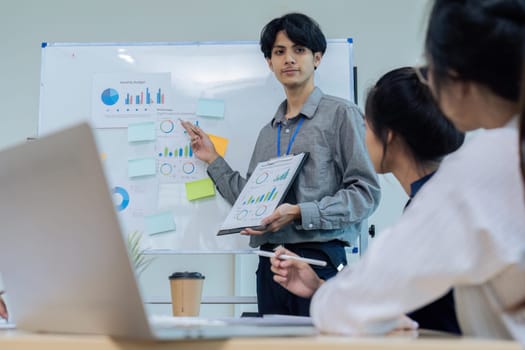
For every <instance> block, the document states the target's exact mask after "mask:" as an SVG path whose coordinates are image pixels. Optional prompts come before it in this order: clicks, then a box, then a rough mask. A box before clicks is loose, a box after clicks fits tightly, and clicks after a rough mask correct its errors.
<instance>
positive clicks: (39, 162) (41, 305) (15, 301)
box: [0, 123, 317, 340]
mask: <svg viewBox="0 0 525 350" xmlns="http://www.w3.org/2000/svg"><path fill="white" fill-rule="evenodd" d="M0 188H1V189H2V195H1V196H0V223H1V231H0V271H1V273H2V276H3V281H4V285H5V287H6V289H7V290H8V293H9V300H8V301H9V308H10V311H11V313H12V314H13V315H14V318H15V322H16V324H17V328H19V329H23V330H28V331H37V332H52V333H74V334H102V335H108V336H114V337H119V338H130V339H142V340H176V339H188V338H215V339H216V338H229V337H247V336H258V337H259V336H292V335H297V336H304V335H314V334H317V331H316V330H315V328H314V327H312V326H311V325H306V326H305V325H286V326H283V325H282V324H276V325H273V326H272V325H271V324H268V323H265V324H264V326H260V325H256V324H239V322H235V323H234V324H226V325H225V324H223V323H221V325H210V324H197V325H177V326H173V327H166V326H165V325H164V326H163V327H159V328H157V327H154V326H153V325H151V324H150V322H149V319H148V317H147V314H146V311H145V307H144V304H143V299H142V297H141V294H140V290H139V286H138V284H137V280H136V278H135V273H134V270H133V267H132V264H131V262H130V258H129V256H128V251H127V247H126V243H125V240H124V236H123V234H122V233H121V231H120V223H119V221H118V218H117V216H116V212H115V208H114V203H113V199H112V196H111V194H110V192H109V187H108V184H107V182H106V178H105V175H104V171H103V168H102V165H101V163H100V155H99V152H98V151H97V147H96V144H95V140H94V136H93V133H92V130H91V127H90V126H89V125H88V124H87V123H82V124H79V125H76V126H73V127H70V128H68V129H65V130H62V131H59V132H56V133H54V134H50V135H48V136H45V137H42V138H40V139H38V140H36V141H32V142H29V143H25V144H22V145H18V146H15V147H12V148H8V149H6V150H4V151H2V152H0ZM210 234H214V232H210Z"/></svg>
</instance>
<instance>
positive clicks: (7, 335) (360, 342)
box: [0, 330, 521, 350]
mask: <svg viewBox="0 0 525 350" xmlns="http://www.w3.org/2000/svg"><path fill="white" fill-rule="evenodd" d="M174 348H176V349H177V350H204V349H206V350H213V349H217V350H247V349H249V350H268V349H276V350H321V349H323V350H324V349H330V350H332V349H334V350H338V349H341V350H342V349H345V350H349V349H350V350H352V349H360V350H361V349H363V350H401V349H403V350H405V349H408V350H410V349H418V350H438V349H439V350H447V349H461V350H496V349H497V350H521V347H520V345H519V344H518V343H516V342H511V341H496V340H479V339H471V338H441V337H438V338H417V337H414V336H413V335H412V336H411V335H407V334H401V335H393V336H387V337H377V338H350V337H337V336H316V337H297V338H294V337H289V338H232V339H226V340H194V341H174V342H157V343H155V342H136V341H135V342H134V341H124V340H116V339H112V338H109V337H105V336H80V335H79V336H74V335H47V334H34V333H26V332H22V331H18V330H0V349H17V350H34V349H39V350H71V349H75V350H84V349H86V350H87V349H90V350H92V349H94V350H139V349H153V350H165V349H174Z"/></svg>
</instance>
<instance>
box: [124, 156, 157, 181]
mask: <svg viewBox="0 0 525 350" xmlns="http://www.w3.org/2000/svg"><path fill="white" fill-rule="evenodd" d="M156 173H157V168H156V161H155V158H138V159H130V160H128V177H137V176H146V175H155V174H156Z"/></svg>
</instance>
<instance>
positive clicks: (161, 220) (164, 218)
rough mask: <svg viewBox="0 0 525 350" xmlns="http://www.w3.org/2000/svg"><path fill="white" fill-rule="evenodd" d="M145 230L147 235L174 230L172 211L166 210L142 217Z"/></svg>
mask: <svg viewBox="0 0 525 350" xmlns="http://www.w3.org/2000/svg"><path fill="white" fill-rule="evenodd" d="M144 227H145V232H146V234H148V235H154V234H157V233H162V232H168V231H173V230H175V220H173V213H172V212H170V211H168V212H165V213H159V214H154V215H148V216H145V217H144Z"/></svg>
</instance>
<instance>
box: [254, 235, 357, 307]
mask: <svg viewBox="0 0 525 350" xmlns="http://www.w3.org/2000/svg"><path fill="white" fill-rule="evenodd" d="M276 246H277V245H274V244H264V245H262V246H261V250H268V251H272V250H273V249H274V248H275V247H276ZM283 246H284V247H285V248H286V249H288V250H291V251H292V252H294V253H295V254H297V255H299V256H302V257H305V258H311V259H319V260H324V261H326V262H327V263H328V264H327V265H326V266H324V267H321V266H312V268H313V269H314V270H315V272H316V273H317V275H318V276H319V277H320V278H322V279H323V280H327V279H329V278H331V277H333V276H335V275H336V274H337V272H338V270H337V267H338V266H339V265H340V264H342V265H343V266H346V264H347V261H346V253H345V249H344V247H345V245H344V243H343V242H341V241H338V240H333V241H329V242H308V243H295V244H283ZM270 266H271V264H270V259H269V258H266V257H262V256H261V257H259V266H258V268H257V272H256V274H257V305H258V308H259V314H281V315H295V316H310V299H307V298H301V297H298V296H296V295H295V294H292V293H290V292H289V291H287V290H286V289H285V288H283V287H281V285H280V284H278V283H276V282H274V280H273V272H272V271H271V270H270Z"/></svg>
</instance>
